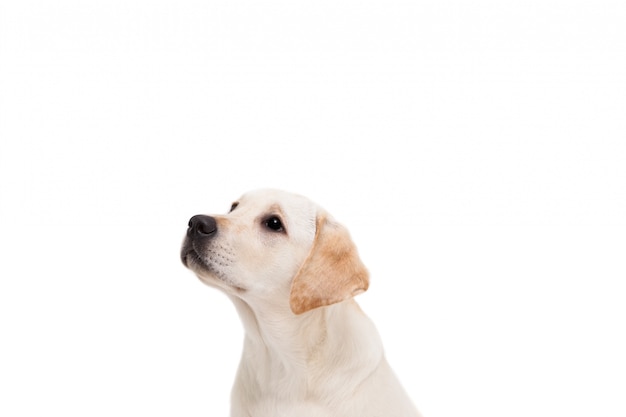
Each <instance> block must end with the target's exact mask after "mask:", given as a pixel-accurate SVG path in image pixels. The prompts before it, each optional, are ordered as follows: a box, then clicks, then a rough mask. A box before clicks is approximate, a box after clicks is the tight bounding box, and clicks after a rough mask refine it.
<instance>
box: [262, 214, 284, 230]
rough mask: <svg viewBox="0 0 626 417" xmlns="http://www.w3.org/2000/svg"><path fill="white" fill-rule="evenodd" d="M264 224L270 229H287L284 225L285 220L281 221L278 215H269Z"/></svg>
mask: <svg viewBox="0 0 626 417" xmlns="http://www.w3.org/2000/svg"><path fill="white" fill-rule="evenodd" d="M263 224H264V225H265V226H266V227H267V228H268V229H270V230H273V231H274V232H282V231H284V230H285V228H284V227H283V222H281V221H280V219H279V218H278V217H277V216H271V217H268V218H267V219H265V221H264V222H263Z"/></svg>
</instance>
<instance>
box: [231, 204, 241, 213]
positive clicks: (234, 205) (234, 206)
mask: <svg viewBox="0 0 626 417" xmlns="http://www.w3.org/2000/svg"><path fill="white" fill-rule="evenodd" d="M238 205H239V203H236V202H235V203H233V205H232V206H230V211H233V210H234V209H236V208H237V206H238ZM230 211H229V213H230Z"/></svg>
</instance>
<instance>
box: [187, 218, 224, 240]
mask: <svg viewBox="0 0 626 417" xmlns="http://www.w3.org/2000/svg"><path fill="white" fill-rule="evenodd" d="M215 232H217V223H216V222H215V219H214V218H213V217H211V216H204V215H202V214H198V215H197V216H193V217H192V218H191V219H189V229H187V236H189V237H210V236H212V235H214V234H215Z"/></svg>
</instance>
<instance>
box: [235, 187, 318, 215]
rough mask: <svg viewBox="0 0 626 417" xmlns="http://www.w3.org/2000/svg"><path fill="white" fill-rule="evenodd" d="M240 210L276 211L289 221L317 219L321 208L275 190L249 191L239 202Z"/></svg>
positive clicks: (303, 198) (305, 200)
mask: <svg viewBox="0 0 626 417" xmlns="http://www.w3.org/2000/svg"><path fill="white" fill-rule="evenodd" d="M236 202H237V203H238V209H239V208H240V209H242V210H246V211H249V210H250V211H256V212H258V213H262V212H270V211H276V212H278V213H280V214H283V215H284V216H285V217H287V218H289V219H301V220H311V219H315V217H316V215H317V213H318V211H319V207H318V206H317V204H315V203H314V202H313V201H311V200H309V199H308V198H306V197H304V196H301V195H299V194H294V193H289V192H286V191H281V190H275V189H260V190H254V191H249V192H247V193H245V194H244V195H242V196H241V197H240V198H239V199H238V200H237V201H236Z"/></svg>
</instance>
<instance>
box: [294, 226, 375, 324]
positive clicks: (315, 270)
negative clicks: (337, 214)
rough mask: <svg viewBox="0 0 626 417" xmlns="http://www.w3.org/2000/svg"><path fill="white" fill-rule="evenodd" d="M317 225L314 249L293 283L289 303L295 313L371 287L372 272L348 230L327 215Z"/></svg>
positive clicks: (346, 297) (350, 295)
mask: <svg viewBox="0 0 626 417" xmlns="http://www.w3.org/2000/svg"><path fill="white" fill-rule="evenodd" d="M316 223H317V230H316V232H315V240H314V241H313V248H312V249H311V252H310V253H309V256H308V257H307V259H306V260H305V261H304V264H303V265H302V266H301V267H300V270H299V271H298V273H297V274H296V276H295V278H294V279H293V281H292V283H291V295H290V297H289V304H290V306H291V311H293V312H294V313H295V314H302V313H304V312H306V311H309V310H311V309H314V308H317V307H322V306H327V305H331V304H334V303H338V302H340V301H343V300H346V299H348V298H350V297H353V296H355V295H357V294H359V293H362V292H364V291H366V290H367V287H368V286H369V273H368V272H367V269H366V268H365V266H364V265H363V263H362V262H361V259H359V256H358V254H357V250H356V247H355V246H354V243H352V240H351V239H350V235H349V234H348V231H347V230H346V229H345V228H343V227H342V226H340V225H339V224H336V223H334V222H330V221H329V220H328V219H327V218H326V217H325V216H319V217H318V218H317V222H316Z"/></svg>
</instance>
